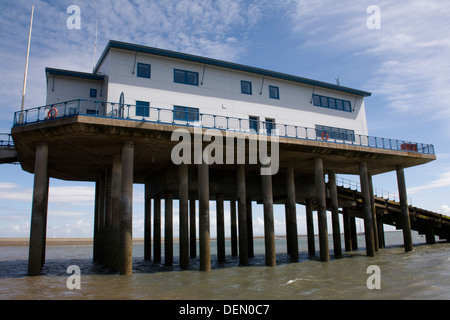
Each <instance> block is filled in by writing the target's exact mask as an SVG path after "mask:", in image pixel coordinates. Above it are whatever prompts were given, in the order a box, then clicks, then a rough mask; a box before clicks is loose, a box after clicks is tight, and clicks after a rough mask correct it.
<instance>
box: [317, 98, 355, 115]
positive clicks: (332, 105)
mask: <svg viewBox="0 0 450 320" xmlns="http://www.w3.org/2000/svg"><path fill="white" fill-rule="evenodd" d="M312 102H313V105H314V106H316V107H322V108H327V109H333V110H339V111H346V112H352V103H351V102H350V101H348V100H343V99H336V98H333V97H327V96H322V95H319V94H313V95H312Z"/></svg>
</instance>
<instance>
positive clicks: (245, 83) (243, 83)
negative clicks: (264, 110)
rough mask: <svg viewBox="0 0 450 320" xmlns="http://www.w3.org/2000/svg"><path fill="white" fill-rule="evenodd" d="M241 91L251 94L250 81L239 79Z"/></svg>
mask: <svg viewBox="0 0 450 320" xmlns="http://www.w3.org/2000/svg"><path fill="white" fill-rule="evenodd" d="M241 93H244V94H252V83H251V82H250V81H244V80H242V81H241Z"/></svg>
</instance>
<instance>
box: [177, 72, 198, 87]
mask: <svg viewBox="0 0 450 320" xmlns="http://www.w3.org/2000/svg"><path fill="white" fill-rule="evenodd" d="M173 81H174V82H176V83H184V84H190V85H193V86H198V73H197V72H192V71H185V70H179V69H175V70H174V72H173Z"/></svg>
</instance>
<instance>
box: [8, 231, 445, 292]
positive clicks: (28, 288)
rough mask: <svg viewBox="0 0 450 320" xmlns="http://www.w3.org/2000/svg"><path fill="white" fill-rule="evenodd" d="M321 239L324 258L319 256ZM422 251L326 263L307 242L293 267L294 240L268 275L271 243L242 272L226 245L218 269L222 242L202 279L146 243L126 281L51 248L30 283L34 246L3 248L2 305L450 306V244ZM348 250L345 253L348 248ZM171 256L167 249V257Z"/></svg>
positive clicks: (395, 250)
mask: <svg viewBox="0 0 450 320" xmlns="http://www.w3.org/2000/svg"><path fill="white" fill-rule="evenodd" d="M317 240H318V239H316V250H317V251H318V248H319V247H318V241H317ZM413 240H414V245H415V246H414V250H413V251H412V252H408V253H405V251H404V248H403V247H402V245H401V244H402V242H403V240H402V233H401V232H386V245H387V246H386V248H384V249H380V250H379V251H378V252H377V254H376V256H375V257H367V256H366V252H365V248H364V235H360V236H359V237H358V245H359V249H358V250H356V251H352V252H344V253H343V256H342V257H341V258H334V257H333V251H332V248H333V243H332V239H331V237H330V249H331V251H330V256H331V261H330V262H320V261H319V259H318V256H319V253H318V252H317V253H316V256H315V257H309V256H308V254H307V242H306V241H307V239H306V237H299V249H300V257H299V259H298V260H297V261H295V262H292V261H291V260H290V258H289V256H288V255H287V254H286V239H285V238H279V239H277V240H276V251H277V266H276V267H266V266H265V257H264V239H263V238H255V240H254V248H255V257H254V258H251V259H250V265H249V266H239V258H238V257H232V256H231V254H230V250H229V249H230V247H231V245H230V241H227V243H226V245H227V246H226V250H227V256H226V262H224V263H219V262H218V261H217V256H216V255H215V253H216V242H215V241H211V254H212V256H211V260H212V271H211V272H200V271H198V269H199V261H198V258H197V259H191V264H190V267H189V269H188V270H182V269H181V268H180V267H179V265H178V244H177V242H175V243H174V264H173V266H165V265H164V255H163V257H162V263H158V264H155V263H153V262H152V261H145V260H144V247H143V244H142V243H135V244H134V246H133V274H132V275H131V276H120V275H118V274H117V273H110V272H109V270H107V269H105V268H103V267H102V266H100V265H98V264H96V263H93V262H92V245H67V246H50V245H49V246H47V248H46V262H45V265H44V267H43V274H42V275H40V276H35V277H29V276H27V275H26V274H27V265H28V262H27V259H28V247H27V246H9V247H8V246H6V247H0V299H90V300H92V299H190V300H191V299H193V300H197V299H207V300H209V299H219V300H227V299H233V300H241V299H242V300H247V299H252V300H254V299H264V300H274V299H275V300H300V299H450V243H445V242H438V243H436V244H434V245H427V244H425V240H424V238H423V237H422V236H420V235H418V234H417V233H413ZM342 247H343V248H344V246H343V245H342ZM162 253H164V248H163V249H162ZM71 265H75V266H78V267H79V270H80V274H79V284H80V289H72V290H71V289H69V287H68V286H67V281H68V279H69V277H70V276H72V275H73V274H72V273H67V268H68V267H69V266H71ZM373 265H374V266H377V267H378V268H379V269H378V270H379V273H378V280H379V289H377V288H372V289H371V288H370V286H368V282H370V281H369V280H370V279H369V277H371V276H373V274H372V273H371V272H370V269H368V268H369V266H373Z"/></svg>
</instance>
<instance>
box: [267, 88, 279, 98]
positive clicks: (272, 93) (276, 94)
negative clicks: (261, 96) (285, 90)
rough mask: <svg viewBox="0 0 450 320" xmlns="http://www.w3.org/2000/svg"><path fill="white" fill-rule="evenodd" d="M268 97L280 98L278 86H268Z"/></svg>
mask: <svg viewBox="0 0 450 320" xmlns="http://www.w3.org/2000/svg"><path fill="white" fill-rule="evenodd" d="M269 97H270V98H272V99H280V91H279V89H278V87H274V86H269Z"/></svg>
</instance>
